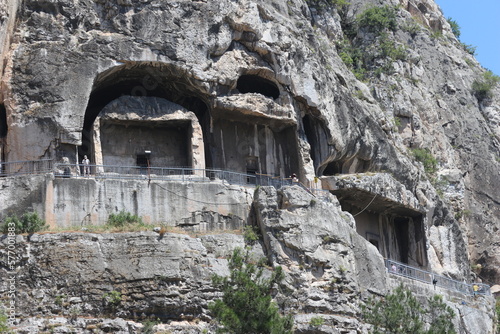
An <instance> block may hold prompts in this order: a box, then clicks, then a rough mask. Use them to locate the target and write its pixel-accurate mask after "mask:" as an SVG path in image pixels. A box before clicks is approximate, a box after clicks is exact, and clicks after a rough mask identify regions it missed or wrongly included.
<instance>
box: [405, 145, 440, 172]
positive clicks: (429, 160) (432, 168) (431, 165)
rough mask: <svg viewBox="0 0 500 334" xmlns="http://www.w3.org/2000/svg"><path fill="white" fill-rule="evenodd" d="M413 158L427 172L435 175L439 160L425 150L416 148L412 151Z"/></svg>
mask: <svg viewBox="0 0 500 334" xmlns="http://www.w3.org/2000/svg"><path fill="white" fill-rule="evenodd" d="M411 151H412V154H413V157H414V158H415V159H416V160H417V161H420V162H421V163H422V164H423V165H424V169H425V172H426V173H428V174H434V173H435V172H436V171H437V159H436V158H434V156H433V155H432V153H431V152H430V151H429V150H428V149H425V148H414V149H412V150H411Z"/></svg>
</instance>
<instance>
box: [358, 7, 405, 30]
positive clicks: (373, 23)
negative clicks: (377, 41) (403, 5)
mask: <svg viewBox="0 0 500 334" xmlns="http://www.w3.org/2000/svg"><path fill="white" fill-rule="evenodd" d="M357 22H358V26H359V27H360V28H365V29H367V30H368V31H370V32H373V33H381V32H382V31H384V30H386V29H389V30H392V31H396V28H397V22H396V10H395V7H393V6H387V5H386V6H382V7H371V8H368V9H366V10H365V11H364V12H363V13H361V14H359V15H358V17H357Z"/></svg>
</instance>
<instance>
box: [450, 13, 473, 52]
mask: <svg viewBox="0 0 500 334" xmlns="http://www.w3.org/2000/svg"><path fill="white" fill-rule="evenodd" d="M447 20H448V23H449V24H450V26H451V31H452V32H453V34H454V35H455V37H456V38H457V39H458V40H459V41H460V35H461V31H460V25H458V22H457V21H455V20H453V19H452V18H451V17H449V18H448V19H447ZM460 45H461V46H462V48H463V49H464V50H465V51H467V52H468V53H470V54H471V55H475V54H476V47H475V46H473V45H470V44H465V43H462V42H460Z"/></svg>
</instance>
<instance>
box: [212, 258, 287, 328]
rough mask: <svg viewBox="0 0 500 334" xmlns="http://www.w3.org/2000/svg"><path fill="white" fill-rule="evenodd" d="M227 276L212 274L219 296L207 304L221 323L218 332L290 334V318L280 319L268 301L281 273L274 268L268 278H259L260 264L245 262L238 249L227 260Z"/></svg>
mask: <svg viewBox="0 0 500 334" xmlns="http://www.w3.org/2000/svg"><path fill="white" fill-rule="evenodd" d="M229 270H230V275H229V276H227V277H223V276H219V275H214V276H213V278H212V282H213V285H214V286H215V287H216V288H217V289H219V290H220V291H222V293H223V297H222V299H220V300H217V301H215V302H213V303H211V304H210V305H209V309H210V311H211V312H212V313H213V315H214V316H215V318H216V319H217V321H218V322H219V323H220V324H222V327H221V328H220V329H219V332H227V333H235V334H287V333H292V327H293V319H292V317H291V316H281V315H280V314H279V310H278V306H277V305H276V303H274V302H273V301H272V297H271V291H272V288H273V286H274V285H275V284H277V283H279V282H280V281H281V280H282V279H283V278H284V274H283V271H282V269H281V267H277V268H275V270H274V271H273V272H272V274H271V277H270V278H267V279H266V278H263V277H262V275H263V272H264V262H263V261H261V262H259V263H257V264H254V263H251V261H249V254H248V252H247V253H246V254H242V250H241V249H240V248H236V249H235V250H234V251H233V255H232V256H231V258H230V260H229Z"/></svg>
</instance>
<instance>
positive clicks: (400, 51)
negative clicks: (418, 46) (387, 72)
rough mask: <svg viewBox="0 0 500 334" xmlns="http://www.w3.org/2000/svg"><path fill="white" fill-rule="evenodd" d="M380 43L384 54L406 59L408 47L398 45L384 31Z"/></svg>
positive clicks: (393, 58)
mask: <svg viewBox="0 0 500 334" xmlns="http://www.w3.org/2000/svg"><path fill="white" fill-rule="evenodd" d="M379 44H380V49H381V51H382V56H384V57H389V58H390V59H391V60H405V59H406V47H405V46H404V45H396V42H394V41H393V40H391V39H389V37H388V36H387V34H385V33H383V34H382V35H381V38H380V42H379Z"/></svg>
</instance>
